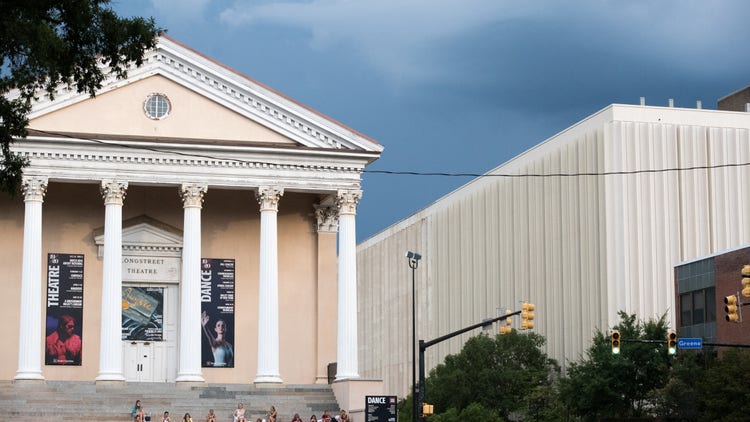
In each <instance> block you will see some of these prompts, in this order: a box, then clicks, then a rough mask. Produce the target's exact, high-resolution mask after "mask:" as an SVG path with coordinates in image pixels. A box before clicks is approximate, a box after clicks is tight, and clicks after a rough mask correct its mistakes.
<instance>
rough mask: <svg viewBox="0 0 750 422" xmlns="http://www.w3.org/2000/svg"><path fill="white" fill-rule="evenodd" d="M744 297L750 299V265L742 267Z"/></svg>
mask: <svg viewBox="0 0 750 422" xmlns="http://www.w3.org/2000/svg"><path fill="white" fill-rule="evenodd" d="M742 296H745V297H750V265H745V266H743V267H742Z"/></svg>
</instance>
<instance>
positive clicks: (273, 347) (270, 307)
mask: <svg viewBox="0 0 750 422" xmlns="http://www.w3.org/2000/svg"><path fill="white" fill-rule="evenodd" d="M283 194H284V190H283V189H281V188H275V187H261V188H259V189H258V192H257V193H256V198H257V199H258V203H259V204H260V278H259V281H260V286H259V287H258V373H257V375H256V376H255V381H254V382H255V383H281V382H282V381H281V375H280V373H279V258H278V255H279V253H278V242H277V228H276V215H277V214H278V211H279V200H280V199H281V196H282V195H283Z"/></svg>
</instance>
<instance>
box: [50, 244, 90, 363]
mask: <svg viewBox="0 0 750 422" xmlns="http://www.w3.org/2000/svg"><path fill="white" fill-rule="evenodd" d="M45 327H46V329H45V341H44V345H45V347H44V349H45V351H44V363H45V364H47V365H80V364H81V353H82V350H81V349H82V345H83V342H82V338H83V328H82V327H83V255H80V254H61V253H51V254H47V320H46V324H45Z"/></svg>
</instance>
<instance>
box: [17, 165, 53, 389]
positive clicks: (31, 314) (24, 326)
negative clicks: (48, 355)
mask: <svg viewBox="0 0 750 422" xmlns="http://www.w3.org/2000/svg"><path fill="white" fill-rule="evenodd" d="M22 187H23V195H24V201H25V203H26V208H25V214H24V219H23V264H22V267H21V268H22V269H21V314H20V315H19V318H18V319H19V320H20V330H21V332H20V335H19V337H18V372H16V376H15V379H17V380H43V379H44V376H43V375H42V366H41V365H42V342H41V339H42V305H41V304H42V202H44V194H45V192H46V191H47V179H46V178H43V177H24V178H23V185H22Z"/></svg>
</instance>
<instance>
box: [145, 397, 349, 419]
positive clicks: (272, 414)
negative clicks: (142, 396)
mask: <svg viewBox="0 0 750 422" xmlns="http://www.w3.org/2000/svg"><path fill="white" fill-rule="evenodd" d="M131 416H132V417H133V422H148V421H150V419H151V418H150V416H149V415H147V414H146V411H145V410H144V409H143V405H142V404H141V401H140V400H136V401H135V404H134V405H133V408H132V411H131ZM232 417H233V418H234V422H248V419H247V416H246V415H245V405H244V404H242V403H239V404H237V408H236V409H234V412H232ZM334 419H335V420H336V422H351V421H350V419H349V414H348V413H346V411H345V410H341V411H340V412H339V414H338V415H337V416H336V417H335V418H334V417H332V416H331V415H330V413H328V411H327V410H326V411H325V412H323V416H322V417H321V419H318V418H317V417H316V416H315V415H312V416H310V420H309V422H333V420H334ZM153 422H193V419H192V417H191V416H190V413H185V415H184V416H183V417H182V419H174V420H173V419H172V417H171V416H169V412H164V414H163V415H162V417H161V421H153ZM205 422H217V419H216V413H215V412H214V409H209V411H208V415H206V420H205ZM255 422H280V421H279V420H278V413H277V412H276V407H275V406H271V408H270V409H269V410H268V413H266V417H265V418H257V419H256V420H255ZM290 422H304V421H303V420H302V418H300V416H299V413H295V414H294V417H293V418H292V420H291V421H290Z"/></svg>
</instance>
